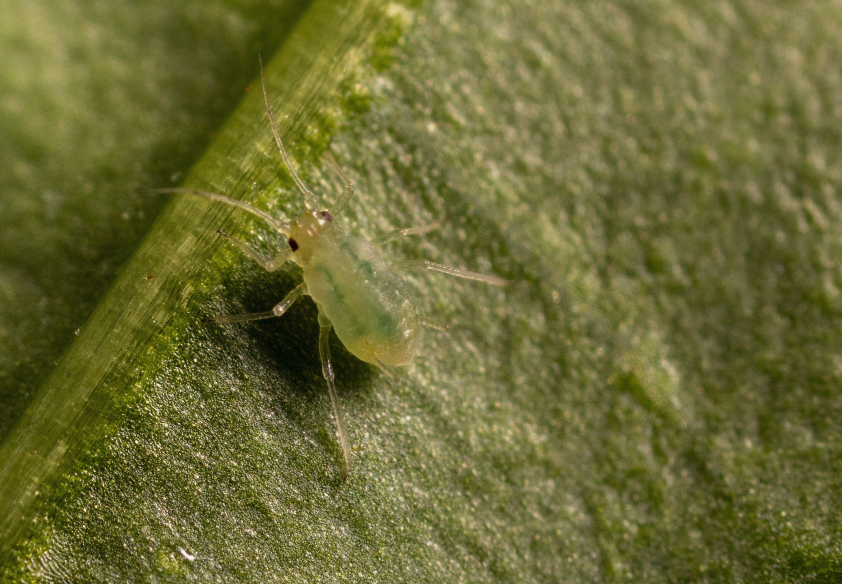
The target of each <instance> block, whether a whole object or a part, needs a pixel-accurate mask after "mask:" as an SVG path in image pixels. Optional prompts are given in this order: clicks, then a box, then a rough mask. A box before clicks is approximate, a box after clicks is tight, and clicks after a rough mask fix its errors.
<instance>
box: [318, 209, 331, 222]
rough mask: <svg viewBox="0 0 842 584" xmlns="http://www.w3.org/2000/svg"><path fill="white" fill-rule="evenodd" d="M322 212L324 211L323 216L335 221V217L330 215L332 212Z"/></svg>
mask: <svg viewBox="0 0 842 584" xmlns="http://www.w3.org/2000/svg"><path fill="white" fill-rule="evenodd" d="M321 213H322V217H324V218H325V219H327V220H328V221H333V217H331V216H330V213H328V212H327V211H322V212H321Z"/></svg>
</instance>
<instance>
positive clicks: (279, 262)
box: [216, 229, 292, 272]
mask: <svg viewBox="0 0 842 584" xmlns="http://www.w3.org/2000/svg"><path fill="white" fill-rule="evenodd" d="M216 232H217V233H218V234H220V235H221V236H222V237H224V238H225V239H227V240H228V241H230V242H231V243H233V244H234V245H236V246H237V247H239V248H240V249H241V250H243V252H244V253H245V254H246V255H247V256H248V257H250V258H251V259H253V260H254V261H256V262H257V263H258V264H260V265H261V266H262V267H263V269H264V270H266V271H267V272H274V271H275V270H277V269H278V268H280V267H281V266H283V265H284V263H285V262H286V261H287V260H288V259H289V256H291V255H292V250H291V249H285V250H283V251H282V252H280V253H279V254H278V255H276V256H275V257H274V258H271V259H267V258H265V257H263V256H262V255H260V253H258V251H257V250H256V249H254V248H253V247H251V246H250V245H248V244H247V243H245V242H244V241H241V240H239V239H237V238H236V237H234V236H233V235H228V234H227V233H225V232H224V231H222V230H221V229H217V231H216Z"/></svg>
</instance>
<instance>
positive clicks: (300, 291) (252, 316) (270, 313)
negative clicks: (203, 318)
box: [207, 282, 307, 324]
mask: <svg viewBox="0 0 842 584" xmlns="http://www.w3.org/2000/svg"><path fill="white" fill-rule="evenodd" d="M305 294H307V284H305V283H304V282H302V283H301V284H299V285H298V286H296V287H295V288H293V289H292V290H290V292H289V294H287V295H286V296H284V299H283V300H281V301H280V302H279V303H278V304H276V305H275V306H274V308H272V310H267V311H266V312H251V313H248V314H228V315H224V316H217V317H216V318H209V319H207V321H208V322H219V323H225V324H227V323H232V322H247V321H249V320H263V319H265V318H275V317H278V316H282V315H283V314H284V313H285V312H286V311H287V310H288V309H289V307H290V306H292V304H293V303H294V302H295V301H296V300H298V298H299V297H301V296H303V295H305Z"/></svg>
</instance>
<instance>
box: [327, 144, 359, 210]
mask: <svg viewBox="0 0 842 584" xmlns="http://www.w3.org/2000/svg"><path fill="white" fill-rule="evenodd" d="M324 159H325V162H327V165H328V166H329V167H330V168H331V170H333V172H335V173H336V174H337V175H339V179H340V180H341V181H342V184H343V185H345V190H343V191H342V194H341V195H339V199H337V200H336V203H334V205H333V207H331V208H330V214H331V215H332V216H333V217H338V216H339V214H340V213H342V211H344V210H345V207H347V206H348V201H350V200H351V198H352V197H353V196H354V185H353V184H352V183H351V181H349V180H348V177H346V176H345V173H344V172H342V168H341V167H340V166H339V163H338V162H336V158H334V157H333V154H332V153H331V152H330V150H326V151H325V153H324Z"/></svg>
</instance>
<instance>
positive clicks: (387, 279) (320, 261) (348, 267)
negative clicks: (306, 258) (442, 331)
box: [303, 237, 422, 366]
mask: <svg viewBox="0 0 842 584" xmlns="http://www.w3.org/2000/svg"><path fill="white" fill-rule="evenodd" d="M324 243H325V244H327V245H325V246H324V248H322V249H319V250H314V254H313V256H312V260H311V261H310V262H309V263H308V265H307V266H306V267H304V268H303V269H304V281H305V282H306V283H307V288H308V290H309V292H310V296H312V297H313V300H315V301H316V303H318V304H319V305H320V306H321V307H322V310H323V311H324V313H325V315H326V316H327V317H328V318H329V319H330V321H331V323H332V324H333V328H334V330H336V335H337V336H338V337H339V340H341V341H342V343H343V344H344V345H345V348H347V349H348V350H349V351H350V352H351V353H353V354H354V355H355V356H356V357H358V358H360V359H361V360H363V361H366V362H368V363H374V362H375V361H377V360H380V361H381V362H382V363H384V364H386V365H396V366H400V365H408V364H409V363H410V362H411V361H412V358H413V356H414V355H415V352H416V350H417V348H418V344H419V343H420V341H421V334H422V333H421V327H420V324H419V322H418V312H417V310H416V308H415V304H414V302H413V297H412V290H411V289H410V288H409V286H408V285H407V283H406V282H404V281H403V279H402V278H401V277H400V276H398V275H397V274H396V273H395V272H393V271H392V270H390V269H389V267H388V266H387V265H386V263H385V262H384V261H383V260H382V259H381V258H380V257H379V256H378V255H377V252H376V251H375V249H374V248H373V247H372V246H371V245H370V244H369V243H368V242H365V241H361V240H355V239H351V238H345V237H337V238H336V239H333V241H325V242H324Z"/></svg>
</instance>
